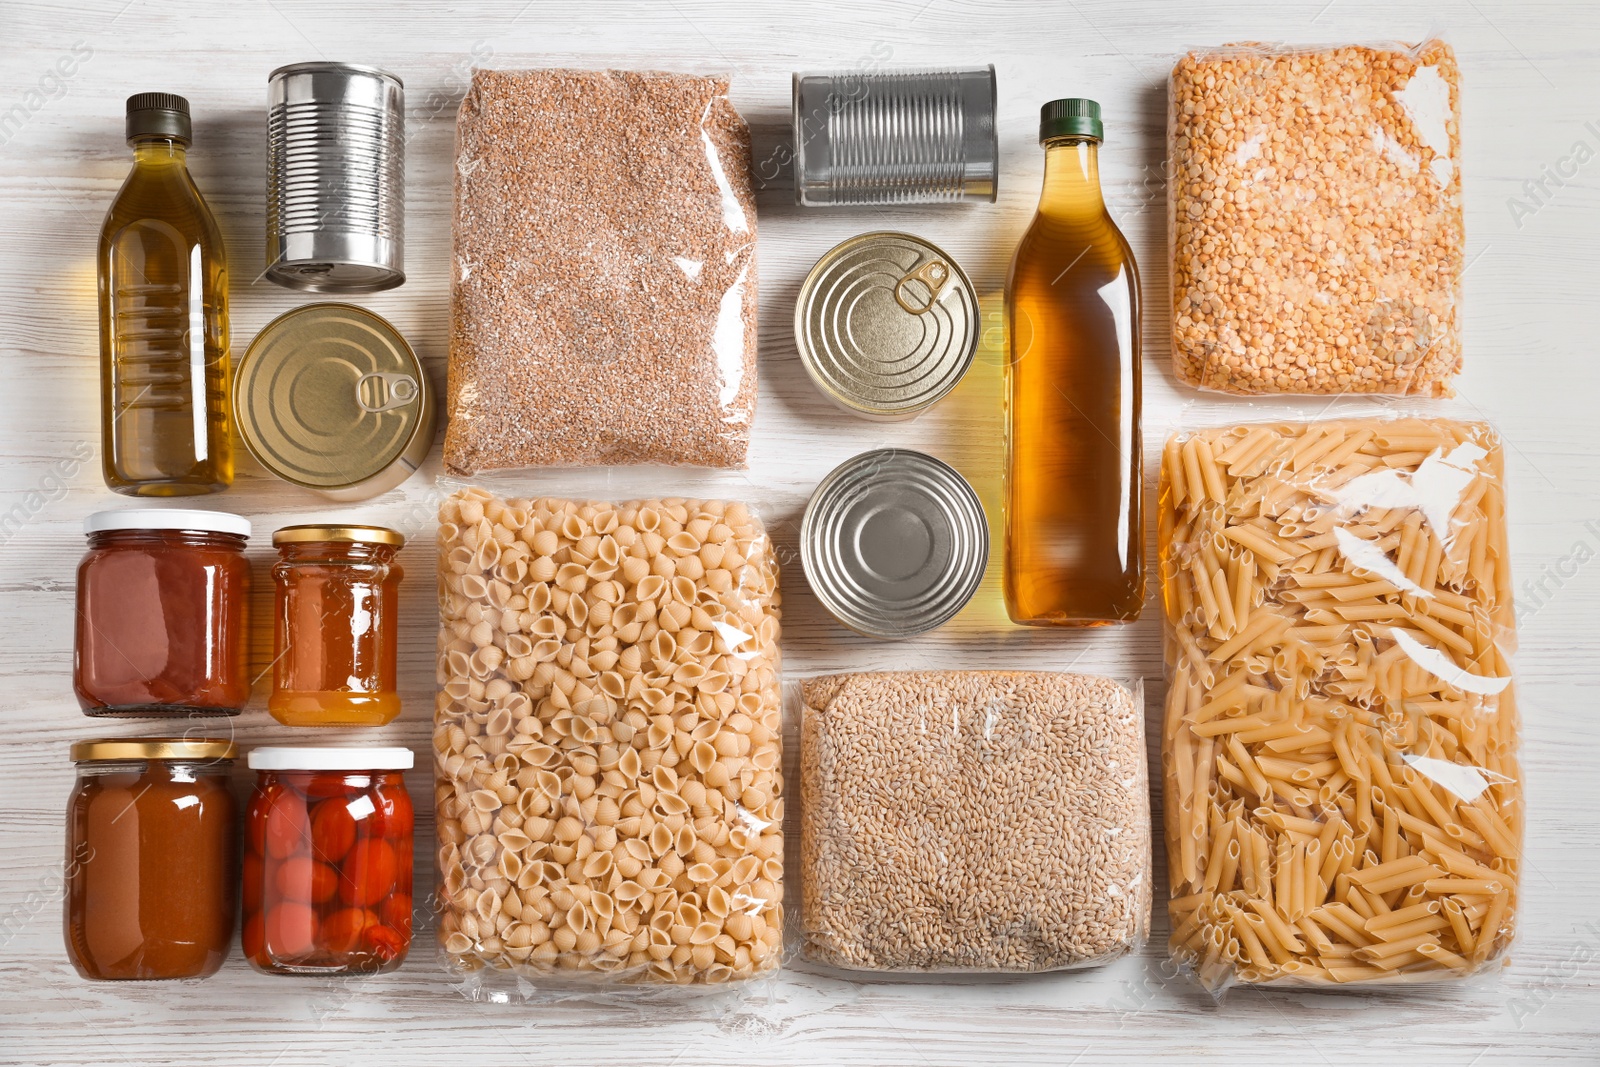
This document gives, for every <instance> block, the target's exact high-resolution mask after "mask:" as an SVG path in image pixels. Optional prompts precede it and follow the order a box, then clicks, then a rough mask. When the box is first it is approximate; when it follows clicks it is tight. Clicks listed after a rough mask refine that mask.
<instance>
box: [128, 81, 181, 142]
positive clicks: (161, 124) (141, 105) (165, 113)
mask: <svg viewBox="0 0 1600 1067" xmlns="http://www.w3.org/2000/svg"><path fill="white" fill-rule="evenodd" d="M127 130H128V143H129V144H132V143H133V142H134V141H137V140H141V139H144V138H149V137H165V138H168V139H170V140H173V141H177V142H178V143H179V144H181V145H184V146H185V147H187V146H188V145H189V144H190V143H191V142H192V141H193V140H194V131H193V129H192V128H191V127H190V125H189V101H187V100H185V99H184V98H183V97H181V96H178V95H176V94H174V93H135V94H133V95H132V96H130V97H128V127H127Z"/></svg>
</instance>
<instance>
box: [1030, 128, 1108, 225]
mask: <svg viewBox="0 0 1600 1067" xmlns="http://www.w3.org/2000/svg"><path fill="white" fill-rule="evenodd" d="M1039 211H1040V212H1041V213H1042V214H1049V215H1058V214H1059V215H1080V214H1094V215H1098V214H1100V213H1102V212H1104V211H1105V201H1104V200H1103V199H1102V198H1101V195H1100V142H1099V141H1096V140H1094V139H1092V138H1088V137H1058V138H1054V139H1052V140H1049V141H1046V142H1045V146H1044V191H1043V192H1042V193H1041V194H1040V195H1039Z"/></svg>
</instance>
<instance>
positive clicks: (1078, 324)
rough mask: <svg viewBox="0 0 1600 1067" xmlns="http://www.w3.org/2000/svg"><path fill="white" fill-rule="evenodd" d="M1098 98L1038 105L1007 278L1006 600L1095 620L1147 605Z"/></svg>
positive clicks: (1137, 446) (1127, 315)
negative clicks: (1034, 196) (1025, 212)
mask: <svg viewBox="0 0 1600 1067" xmlns="http://www.w3.org/2000/svg"><path fill="white" fill-rule="evenodd" d="M1102 139H1103V127H1102V124H1101V120H1100V106H1099V105H1098V104H1096V103H1095V102H1094V101H1092V100H1056V101H1052V102H1051V103H1049V104H1046V105H1045V106H1044V108H1043V110H1042V112H1041V119H1040V129H1039V140H1040V143H1041V144H1043V145H1044V149H1045V172H1044V191H1043V194H1042V195H1041V196H1040V199H1039V209H1038V211H1037V213H1036V214H1035V215H1034V218H1033V222H1032V223H1031V225H1029V227H1028V231H1027V233H1026V234H1025V235H1024V236H1023V238H1022V243H1021V244H1020V245H1019V246H1018V248H1017V254H1016V258H1015V259H1014V260H1013V261H1012V264H1011V273H1010V276H1009V278H1008V279H1007V284H1006V309H1007V334H1008V341H1009V351H1008V354H1007V360H1006V371H1007V382H1006V387H1007V404H1006V442H1007V450H1006V451H1007V455H1006V507H1005V530H1006V533H1005V541H1006V543H1005V575H1004V588H1005V598H1006V609H1007V611H1008V612H1009V613H1010V615H1011V618H1012V619H1013V620H1014V621H1016V622H1019V623H1025V624H1028V625H1036V626H1094V625H1102V624H1106V623H1115V622H1129V621H1132V620H1133V619H1136V618H1138V616H1139V609H1140V607H1141V606H1142V605H1143V603H1144V523H1143V508H1142V506H1141V501H1140V487H1141V484H1142V482H1141V479H1142V468H1143V464H1142V457H1141V442H1140V435H1139V358H1140V356H1139V269H1138V266H1137V265H1136V264H1135V262H1134V258H1133V251H1132V249H1131V248H1129V246H1128V242H1127V240H1126V239H1124V238H1123V236H1122V233H1121V231H1119V230H1118V229H1117V227H1116V224H1115V223H1113V222H1112V221H1111V216H1110V215H1109V214H1108V213H1107V211H1106V206H1105V201H1104V199H1103V198H1102V197H1101V194H1100V172H1099V150H1100V143H1101V140H1102Z"/></svg>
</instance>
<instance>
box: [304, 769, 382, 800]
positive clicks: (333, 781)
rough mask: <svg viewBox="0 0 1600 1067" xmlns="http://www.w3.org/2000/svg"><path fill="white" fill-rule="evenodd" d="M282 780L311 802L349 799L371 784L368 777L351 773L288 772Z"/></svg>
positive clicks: (363, 774)
mask: <svg viewBox="0 0 1600 1067" xmlns="http://www.w3.org/2000/svg"><path fill="white" fill-rule="evenodd" d="M283 778H284V780H285V781H286V782H288V783H289V787H290V788H291V789H293V790H294V791H295V792H297V793H299V794H300V795H301V796H303V797H306V798H307V799H309V800H313V801H317V800H331V799H335V798H337V797H350V796H353V795H355V794H357V793H360V792H362V791H364V790H366V789H367V788H368V787H369V786H371V784H372V777H371V776H370V775H368V774H366V773H364V772H362V773H356V772H353V771H350V772H345V771H290V772H286V773H285V774H284V775H283Z"/></svg>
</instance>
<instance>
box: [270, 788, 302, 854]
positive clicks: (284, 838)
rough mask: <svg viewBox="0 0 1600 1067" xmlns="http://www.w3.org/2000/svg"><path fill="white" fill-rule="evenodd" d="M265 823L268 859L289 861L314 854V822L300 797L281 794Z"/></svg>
mask: <svg viewBox="0 0 1600 1067" xmlns="http://www.w3.org/2000/svg"><path fill="white" fill-rule="evenodd" d="M263 821H264V823H265V828H264V830H263V831H262V832H263V835H264V841H265V846H266V847H265V849H264V854H265V855H268V856H271V857H272V858H273V859H288V858H289V857H290V856H302V855H307V854H309V853H310V852H311V820H310V818H309V817H307V815H306V809H305V804H304V802H303V801H302V800H301V799H300V798H299V797H297V796H295V795H294V794H292V793H287V792H286V793H284V794H282V795H281V796H279V797H278V799H277V802H276V803H274V804H273V805H272V806H271V807H270V808H268V809H267V817H266V819H265V820H263Z"/></svg>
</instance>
